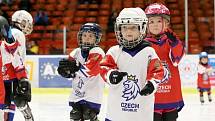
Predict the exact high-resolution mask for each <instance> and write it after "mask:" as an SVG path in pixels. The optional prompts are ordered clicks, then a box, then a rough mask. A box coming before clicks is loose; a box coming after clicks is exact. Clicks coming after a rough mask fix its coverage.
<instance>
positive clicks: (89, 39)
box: [81, 31, 96, 44]
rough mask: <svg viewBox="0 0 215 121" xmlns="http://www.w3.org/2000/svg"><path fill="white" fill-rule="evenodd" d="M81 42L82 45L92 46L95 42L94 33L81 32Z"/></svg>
mask: <svg viewBox="0 0 215 121" xmlns="http://www.w3.org/2000/svg"><path fill="white" fill-rule="evenodd" d="M81 40H82V41H83V43H88V44H94V43H95V41H96V36H95V33H93V32H90V31H88V32H83V33H82V36H81Z"/></svg>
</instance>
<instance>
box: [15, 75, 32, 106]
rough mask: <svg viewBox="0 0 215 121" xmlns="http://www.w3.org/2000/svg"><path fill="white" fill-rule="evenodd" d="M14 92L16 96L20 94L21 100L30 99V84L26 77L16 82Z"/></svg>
mask: <svg viewBox="0 0 215 121" xmlns="http://www.w3.org/2000/svg"><path fill="white" fill-rule="evenodd" d="M16 92H17V96H20V97H21V98H22V99H23V100H26V101H27V102H30V101H31V84H30V83H29V81H28V80H27V79H24V78H23V79H21V80H20V81H19V82H18V86H17V88H16Z"/></svg>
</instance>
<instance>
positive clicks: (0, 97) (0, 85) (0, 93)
mask: <svg viewBox="0 0 215 121" xmlns="http://www.w3.org/2000/svg"><path fill="white" fill-rule="evenodd" d="M0 67H1V69H2V56H1V51H0ZM4 98H5V89H4V82H3V78H2V73H0V107H2V106H3V104H4Z"/></svg>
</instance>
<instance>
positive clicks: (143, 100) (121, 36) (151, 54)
mask: <svg viewBox="0 0 215 121" xmlns="http://www.w3.org/2000/svg"><path fill="white" fill-rule="evenodd" d="M147 21H148V19H147V17H146V15H145V13H144V11H143V10H142V9H141V8H124V9H123V10H122V11H121V12H120V13H119V16H118V17H117V18H116V24H115V34H116V38H117V41H118V43H119V45H116V46H113V47H111V48H110V49H109V50H108V52H107V53H106V56H105V58H104V60H103V61H102V62H101V64H100V66H101V75H102V77H103V78H104V79H106V81H107V83H108V84H109V86H110V87H109V95H108V104H107V112H106V119H105V120H106V121H134V120H135V121H143V120H144V121H153V112H154V92H155V91H156V89H157V86H158V83H160V81H161V80H162V79H163V77H164V68H163V66H162V65H161V62H160V60H159V58H158V56H157V54H156V53H155V50H154V49H153V48H152V47H150V44H149V43H148V42H146V41H145V40H144V38H145V31H146V26H147Z"/></svg>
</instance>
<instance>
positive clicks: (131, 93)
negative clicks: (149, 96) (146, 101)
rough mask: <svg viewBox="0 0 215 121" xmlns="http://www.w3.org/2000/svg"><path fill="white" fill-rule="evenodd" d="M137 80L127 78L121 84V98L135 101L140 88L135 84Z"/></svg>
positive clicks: (132, 77)
mask: <svg viewBox="0 0 215 121" xmlns="http://www.w3.org/2000/svg"><path fill="white" fill-rule="evenodd" d="M137 82H138V79H135V76H132V75H130V76H128V77H127V80H126V81H125V82H123V87H124V90H123V95H122V97H123V98H125V100H126V101H129V100H131V99H135V98H136V97H137V95H138V94H139V92H140V88H139V86H138V84H137Z"/></svg>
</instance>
